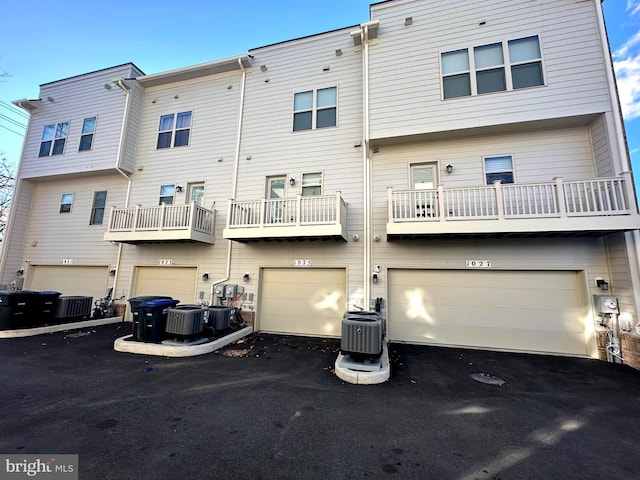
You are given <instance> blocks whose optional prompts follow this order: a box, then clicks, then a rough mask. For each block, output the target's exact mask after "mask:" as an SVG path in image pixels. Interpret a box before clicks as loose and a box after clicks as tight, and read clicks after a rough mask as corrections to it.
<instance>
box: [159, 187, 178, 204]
mask: <svg viewBox="0 0 640 480" xmlns="http://www.w3.org/2000/svg"><path fill="white" fill-rule="evenodd" d="M175 192H176V186H175V185H162V186H161V187H160V201H159V202H158V205H162V204H163V203H164V204H167V205H172V204H173V197H174V196H175V194H176V193H175Z"/></svg>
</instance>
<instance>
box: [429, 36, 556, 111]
mask: <svg viewBox="0 0 640 480" xmlns="http://www.w3.org/2000/svg"><path fill="white" fill-rule="evenodd" d="M540 52H541V51H540V41H539V39H538V37H537V36H532V37H525V38H519V39H516V40H509V41H508V42H506V43H503V42H497V43H491V44H487V45H480V46H477V47H473V51H472V55H470V53H469V49H467V48H463V49H460V50H454V51H451V52H444V53H442V54H441V55H440V63H441V68H442V95H443V97H444V98H445V99H447V98H457V97H468V96H471V95H479V94H483V93H492V92H503V91H510V90H517V89H520V88H527V87H535V86H539V85H544V75H543V72H542V54H541V53H540ZM505 57H506V58H508V61H505Z"/></svg>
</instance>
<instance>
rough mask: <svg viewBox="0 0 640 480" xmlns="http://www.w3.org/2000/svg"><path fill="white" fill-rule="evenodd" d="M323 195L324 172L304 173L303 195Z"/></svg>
mask: <svg viewBox="0 0 640 480" xmlns="http://www.w3.org/2000/svg"><path fill="white" fill-rule="evenodd" d="M318 195H322V173H321V172H315V173H303V174H302V196H303V197H311V196H318Z"/></svg>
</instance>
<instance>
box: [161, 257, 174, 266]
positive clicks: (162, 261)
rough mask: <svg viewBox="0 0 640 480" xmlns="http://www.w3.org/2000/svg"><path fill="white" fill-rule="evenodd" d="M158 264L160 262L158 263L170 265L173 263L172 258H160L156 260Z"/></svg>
mask: <svg viewBox="0 0 640 480" xmlns="http://www.w3.org/2000/svg"><path fill="white" fill-rule="evenodd" d="M158 264H160V265H172V264H173V260H171V259H170V258H161V259H160V261H159V262H158Z"/></svg>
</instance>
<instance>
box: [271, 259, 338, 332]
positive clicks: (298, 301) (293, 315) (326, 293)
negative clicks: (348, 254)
mask: <svg viewBox="0 0 640 480" xmlns="http://www.w3.org/2000/svg"><path fill="white" fill-rule="evenodd" d="M346 298H347V297H346V271H345V270H344V269H320V268H318V269H303V268H265V269H263V270H262V274H261V288H260V302H259V305H258V306H259V309H260V310H259V324H258V329H259V330H260V331H264V332H273V333H291V334H296V335H309V336H324V337H339V336H340V326H341V322H342V315H343V314H344V311H345V310H346V306H347V304H346V301H347V300H346Z"/></svg>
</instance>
